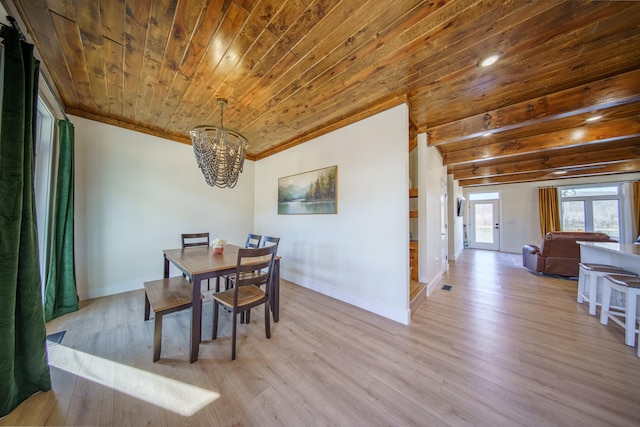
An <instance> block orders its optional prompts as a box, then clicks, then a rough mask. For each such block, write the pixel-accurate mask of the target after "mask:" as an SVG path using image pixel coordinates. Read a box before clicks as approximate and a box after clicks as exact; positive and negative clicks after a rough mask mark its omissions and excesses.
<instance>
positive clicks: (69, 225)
mask: <svg viewBox="0 0 640 427" xmlns="http://www.w3.org/2000/svg"><path fill="white" fill-rule="evenodd" d="M58 128H59V155H58V179H57V180H56V196H55V200H56V201H55V211H54V217H53V231H52V232H53V242H52V244H51V263H50V264H49V270H48V274H47V284H46V286H45V303H44V314H45V321H47V322H48V321H50V320H52V319H55V318H56V317H59V316H62V315H63V314H67V313H71V312H73V311H77V310H78V292H77V287H76V268H75V257H74V246H73V233H74V230H73V195H74V192H73V190H74V187H73V176H74V174H73V170H74V162H73V148H74V129H73V124H72V123H71V122H69V121H66V120H59V121H58Z"/></svg>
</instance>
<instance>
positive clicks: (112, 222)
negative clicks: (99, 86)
mask: <svg viewBox="0 0 640 427" xmlns="http://www.w3.org/2000/svg"><path fill="white" fill-rule="evenodd" d="M70 120H71V122H72V123H73V124H74V125H75V192H76V194H75V227H76V229H75V236H76V240H75V245H76V247H75V250H76V276H77V277H76V278H77V283H78V294H79V296H80V299H87V298H95V297H99V296H104V295H110V294H114V293H118V292H125V291H129V290H133V289H139V288H142V285H143V283H144V282H145V281H147V280H154V279H158V278H161V277H162V275H163V257H162V249H169V248H177V247H180V245H181V241H180V234H181V233H188V232H204V231H208V232H209V233H211V238H212V239H213V238H215V237H222V238H226V239H227V240H228V241H230V242H232V243H240V244H244V241H245V239H246V235H247V233H248V232H251V231H252V226H253V195H254V194H253V188H254V162H251V161H247V162H245V165H244V172H243V173H242V174H241V175H240V179H239V180H238V184H237V185H236V187H235V188H233V189H228V188H226V189H219V188H211V187H209V186H208V185H207V184H206V183H205V181H204V178H203V176H202V174H201V172H200V170H199V169H198V167H197V165H196V161H195V159H194V155H193V150H192V148H191V146H190V145H185V144H179V143H176V142H173V141H168V140H164V139H161V138H156V137H153V136H150V135H146V134H142V133H138V132H133V131H130V130H126V129H122V128H118V127H114V126H109V125H105V124H102V123H98V122H94V121H91V120H86V119H83V118H80V117H71V118H70ZM171 274H172V275H175V274H178V273H177V271H176V270H175V269H172V271H171Z"/></svg>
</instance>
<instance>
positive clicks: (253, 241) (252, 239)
mask: <svg viewBox="0 0 640 427" xmlns="http://www.w3.org/2000/svg"><path fill="white" fill-rule="evenodd" d="M260 239H262V236H261V235H259V234H251V233H249V234H248V235H247V243H245V244H244V247H245V248H251V249H257V248H258V247H259V246H260Z"/></svg>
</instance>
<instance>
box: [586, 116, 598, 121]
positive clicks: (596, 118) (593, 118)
mask: <svg viewBox="0 0 640 427" xmlns="http://www.w3.org/2000/svg"><path fill="white" fill-rule="evenodd" d="M601 118H602V116H593V117H589V118H588V119H587V120H586V121H587V122H595V121H596V120H600V119H601Z"/></svg>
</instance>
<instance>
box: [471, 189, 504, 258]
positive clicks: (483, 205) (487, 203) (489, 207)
mask: <svg viewBox="0 0 640 427" xmlns="http://www.w3.org/2000/svg"><path fill="white" fill-rule="evenodd" d="M469 208H470V214H471V215H470V228H471V230H470V231H471V232H470V241H469V247H470V248H474V249H488V250H493V251H498V250H500V215H499V212H500V210H499V208H500V204H499V202H498V200H476V201H471V202H470V203H469Z"/></svg>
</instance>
